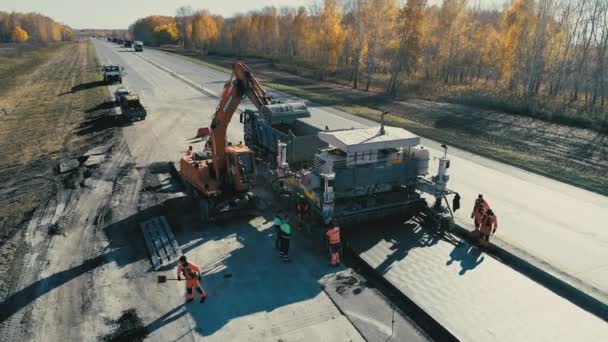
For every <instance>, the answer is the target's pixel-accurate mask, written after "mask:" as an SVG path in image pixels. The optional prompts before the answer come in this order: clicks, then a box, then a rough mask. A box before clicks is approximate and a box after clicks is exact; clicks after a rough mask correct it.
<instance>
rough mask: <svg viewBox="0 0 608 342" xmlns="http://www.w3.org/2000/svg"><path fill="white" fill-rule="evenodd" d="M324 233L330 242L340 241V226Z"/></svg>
mask: <svg viewBox="0 0 608 342" xmlns="http://www.w3.org/2000/svg"><path fill="white" fill-rule="evenodd" d="M325 235H327V238H328V239H329V243H330V244H332V245H333V244H336V243H340V227H333V228H332V229H330V230H328V231H327V233H325Z"/></svg>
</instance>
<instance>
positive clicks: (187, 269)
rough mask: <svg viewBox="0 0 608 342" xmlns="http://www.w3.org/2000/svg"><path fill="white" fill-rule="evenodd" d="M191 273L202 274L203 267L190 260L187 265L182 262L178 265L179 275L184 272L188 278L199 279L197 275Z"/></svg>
mask: <svg viewBox="0 0 608 342" xmlns="http://www.w3.org/2000/svg"><path fill="white" fill-rule="evenodd" d="M190 273H194V274H201V268H200V267H198V265H196V264H195V263H193V262H190V261H188V264H187V265H186V266H183V265H182V264H181V263H180V264H179V265H178V266H177V275H178V276H179V275H180V274H183V275H184V276H185V277H186V279H187V280H189V279H198V278H197V277H194V276H192V275H190Z"/></svg>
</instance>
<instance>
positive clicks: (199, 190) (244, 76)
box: [179, 61, 289, 220]
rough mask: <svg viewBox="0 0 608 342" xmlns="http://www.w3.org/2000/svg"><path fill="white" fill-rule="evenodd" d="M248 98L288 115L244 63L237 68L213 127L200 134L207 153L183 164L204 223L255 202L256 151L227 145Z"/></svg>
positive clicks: (196, 154)
mask: <svg viewBox="0 0 608 342" xmlns="http://www.w3.org/2000/svg"><path fill="white" fill-rule="evenodd" d="M245 97H248V98H249V100H250V101H251V102H252V103H253V105H254V106H255V107H256V108H258V109H259V110H260V111H265V112H267V113H272V112H273V111H277V110H278V111H281V112H282V113H284V111H285V106H281V105H275V104H278V103H279V102H276V101H273V99H272V97H271V96H270V95H268V94H267V93H266V91H265V90H264V89H263V88H262V85H261V84H260V83H259V82H258V81H257V80H256V78H255V77H254V76H253V73H252V72H251V70H249V68H248V67H247V66H246V65H245V64H244V63H242V62H238V61H237V62H235V63H234V64H233V67H232V74H231V75H230V79H229V80H228V82H226V84H225V85H224V90H223V92H222V97H221V99H220V103H219V105H218V106H217V109H216V111H215V113H214V114H213V117H212V119H211V125H210V127H207V128H201V129H199V131H198V133H197V136H199V137H201V138H206V139H207V142H206V144H205V150H203V152H194V151H192V150H191V148H190V149H189V150H188V151H186V153H185V155H184V156H183V157H182V158H181V160H180V170H179V173H180V175H181V177H182V179H183V180H184V181H185V185H186V188H187V192H188V193H189V194H191V195H193V196H195V197H198V198H199V199H200V201H199V205H200V208H201V215H202V217H203V219H204V220H207V219H210V218H213V217H214V216H216V215H218V214H220V213H221V212H224V211H231V210H233V209H242V208H243V207H250V206H251V204H252V202H253V200H254V195H253V193H252V192H250V191H249V190H252V189H253V187H254V186H255V180H256V168H255V162H254V156H253V151H251V150H250V149H249V148H248V147H247V146H245V145H244V144H243V143H239V144H238V145H233V144H230V143H227V141H226V133H227V130H228V124H229V123H230V120H231V119H232V116H233V114H234V112H235V111H236V110H237V107H238V106H239V104H240V103H241V101H242V100H243V99H244V98H245ZM287 107H289V106H287Z"/></svg>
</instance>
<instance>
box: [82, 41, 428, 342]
mask: <svg viewBox="0 0 608 342" xmlns="http://www.w3.org/2000/svg"><path fill="white" fill-rule="evenodd" d="M93 42H94V44H95V47H96V50H97V54H98V57H99V60H100V63H102V64H104V63H114V64H120V65H123V66H124V67H125V69H126V72H127V75H126V76H125V77H124V80H123V84H122V85H112V86H110V87H109V88H110V90H115V89H116V88H117V87H119V86H126V87H128V88H129V89H130V90H132V91H133V92H135V93H138V94H140V96H141V98H142V102H143V104H144V105H145V106H146V108H147V110H148V117H147V119H146V120H144V121H138V122H134V123H133V124H132V125H128V126H125V127H123V129H122V133H123V135H124V138H125V140H126V142H127V145H128V149H129V151H130V152H131V154H132V155H133V157H134V158H135V160H136V164H137V165H136V166H137V167H138V168H142V169H143V167H145V166H147V165H149V164H151V163H154V162H166V161H177V160H178V158H179V157H180V156H181V153H182V152H184V150H185V149H186V148H187V146H188V145H190V144H193V145H197V147H200V142H198V139H192V138H193V136H194V134H195V132H196V129H197V128H198V127H201V126H207V125H209V121H210V118H211V115H212V113H213V110H214V109H215V107H216V106H217V102H218V101H217V99H216V98H214V97H210V96H208V95H205V94H204V93H203V94H201V92H199V91H196V90H194V89H192V88H191V87H188V86H187V85H185V84H184V83H183V82H182V81H180V80H178V79H176V78H175V77H171V76H170V75H169V74H167V73H166V72H163V71H161V70H159V69H158V68H157V67H155V66H153V65H151V64H149V63H147V62H145V61H144V60H142V59H140V58H138V57H137V56H136V55H135V54H134V53H131V52H125V51H126V49H123V48H120V47H118V46H116V45H113V44H108V43H106V42H101V41H93ZM228 135H229V139H232V141H235V142H236V141H238V140H242V128H241V126H240V124H239V123H238V120H233V121H232V123H231V124H230V127H229V131H228ZM195 148H196V147H195ZM134 196H135V195H134ZM143 209H145V208H142V210H143ZM260 219H262V222H263V221H264V220H263V218H256V219H255V220H253V221H254V222H258V221H260ZM247 223H248V222H246V221H245V223H243V222H240V221H237V222H235V223H234V224H226V225H222V226H218V225H205V226H204V227H196V226H194V227H192V228H191V231H190V232H184V231H176V236H177V239H178V241H180V240H181V241H184V242H185V243H183V244H182V242H180V244H182V246H181V247H182V248H184V250H189V251H188V255H189V257H190V256H192V258H193V259H194V260H200V262H201V264H203V265H205V264H209V263H211V262H212V261H214V260H215V261H217V260H220V261H221V262H217V264H216V265H215V266H214V269H212V270H206V271H205V272H206V273H207V272H208V273H207V274H206V275H205V277H204V278H203V282H204V284H205V285H204V286H206V289H207V291H209V293H210V298H209V300H208V301H207V302H206V303H205V305H204V306H200V307H199V306H197V304H195V305H194V306H188V307H187V309H186V310H183V311H184V312H187V313H188V314H187V315H181V314H180V316H179V317H178V318H177V319H176V321H175V322H176V323H174V324H171V325H168V326H163V328H162V329H158V330H156V331H154V334H153V335H152V339H153V340H159V341H167V340H176V339H177V338H180V336H181V337H182V338H183V337H184V336H188V337H189V336H192V337H193V339H199V338H202V337H203V336H201V335H204V338H205V340H223V341H231V340H255V341H258V340H275V341H276V340H278V339H281V338H282V339H284V340H290V339H293V338H296V339H299V340H325V341H334V340H336V341H342V340H353V341H359V340H360V339H361V336H359V333H360V334H363V335H364V336H376V337H378V338H380V337H382V340H384V339H386V337H388V335H389V334H390V332H391V329H390V323H389V325H387V322H388V321H389V320H390V317H391V314H392V312H393V310H392V309H391V307H390V303H388V302H387V301H385V300H383V299H382V297H381V296H380V295H379V294H377V293H375V292H374V290H373V289H369V290H368V291H366V292H365V293H364V294H363V295H361V296H356V297H355V298H353V300H351V301H349V303H348V304H349V305H348V312H347V313H346V316H344V315H343V314H341V313H340V312H339V311H338V308H337V307H336V306H335V305H334V304H333V303H332V300H334V299H333V297H332V300H330V299H329V298H330V297H331V296H337V295H338V294H337V292H336V286H337V285H339V282H338V284H336V281H335V275H334V274H333V273H334V272H335V271H334V270H333V269H329V268H328V267H327V266H326V259H325V255H324V254H322V253H316V254H315V253H309V252H308V250H307V249H306V248H303V247H299V246H298V244H299V243H300V241H298V239H294V241H293V244H294V247H293V250H294V251H293V254H294V259H295V260H294V263H292V264H287V265H286V264H282V263H281V262H280V260H279V259H278V258H277V256H276V253H275V252H274V250H273V248H272V242H271V239H270V238H269V236H268V235H269V233H268V230H270V228H269V227H268V224H266V223H263V224H261V225H260V224H258V223H256V224H255V225H254V224H252V223H251V222H249V224H247ZM252 227H255V228H257V229H259V231H258V230H256V229H251V228H252ZM138 238H139V237H138ZM192 244H194V245H197V244H200V246H198V247H195V248H192V247H190V245H192ZM260 246H261V247H260ZM298 250H299V251H298ZM318 254H321V255H318ZM302 265H303V267H302ZM133 267H135V266H133ZM222 269H224V270H225V269H228V270H230V271H231V272H232V274H234V275H235V276H234V277H232V278H231V280H227V278H224V277H223V276H222V275H223V274H222V273H221V272H219V271H218V270H222ZM321 284H322V285H323V286H324V287H325V288H326V291H321V290H320V288H321ZM172 285H174V287H175V291H174V293H173V295H170V296H168V297H167V298H165V297H162V296H161V297H158V296H156V295H155V294H157V293H159V290H158V285H156V284H148V283H145V280H143V279H142V282H139V280H134V283H132V284H130V285H129V286H130V287H131V289H130V291H133V288H135V287H137V288H138V289H139V290H140V291H143V292H145V293H147V294H149V295H147V296H146V299H145V302H146V305H145V308H144V309H141V310H139V312H140V314H142V315H143V319H144V320H145V321H146V322H148V321H154V320H155V319H157V318H158V316H162V317H165V316H166V314H164V313H165V311H166V309H167V308H170V307H171V306H172V305H178V304H176V303H180V302H181V301H182V300H183V299H182V297H181V294H182V292H183V284H178V283H177V282H172V283H171V284H169V286H172ZM172 287H173V286H172ZM118 292H119V293H121V294H124V293H125V292H124V291H118ZM165 296H166V295H165ZM141 305H143V304H141ZM135 306H136V307H138V306H139V304H136V305H135ZM370 310H371V311H372V312H374V313H375V314H376V315H377V317H374V318H370V319H367V320H361V319H358V318H357V317H359V316H362V315H363V314H362V312H368V311H370ZM180 312H182V310H180ZM210 313H212V314H211V316H212V317H209V316H210ZM351 316H352V317H351ZM346 317H348V319H347V318H346ZM387 317H389V318H387ZM349 320H350V321H349ZM351 322H354V324H355V325H356V327H357V329H355V325H353V323H351ZM193 327H196V328H195V329H196V331H193V330H192V329H193ZM387 332H388V333H387ZM283 335H285V336H283ZM394 336H395V338H402V339H406V338H407V340H411V341H426V340H427V337H425V336H424V334H423V333H421V332H420V330H419V329H418V328H417V327H415V326H414V325H413V324H412V323H411V322H410V321H409V320H408V319H407V318H405V317H402V316H401V315H399V314H397V317H396V323H395V335H394Z"/></svg>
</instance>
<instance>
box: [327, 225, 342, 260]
mask: <svg viewBox="0 0 608 342" xmlns="http://www.w3.org/2000/svg"><path fill="white" fill-rule="evenodd" d="M325 235H326V236H327V240H328V242H329V254H330V255H331V257H330V260H331V261H330V265H331V266H333V267H336V266H338V265H339V264H340V251H341V245H340V227H338V225H337V224H336V222H335V221H332V222H331V223H330V224H329V225H328V226H327V232H325Z"/></svg>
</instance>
